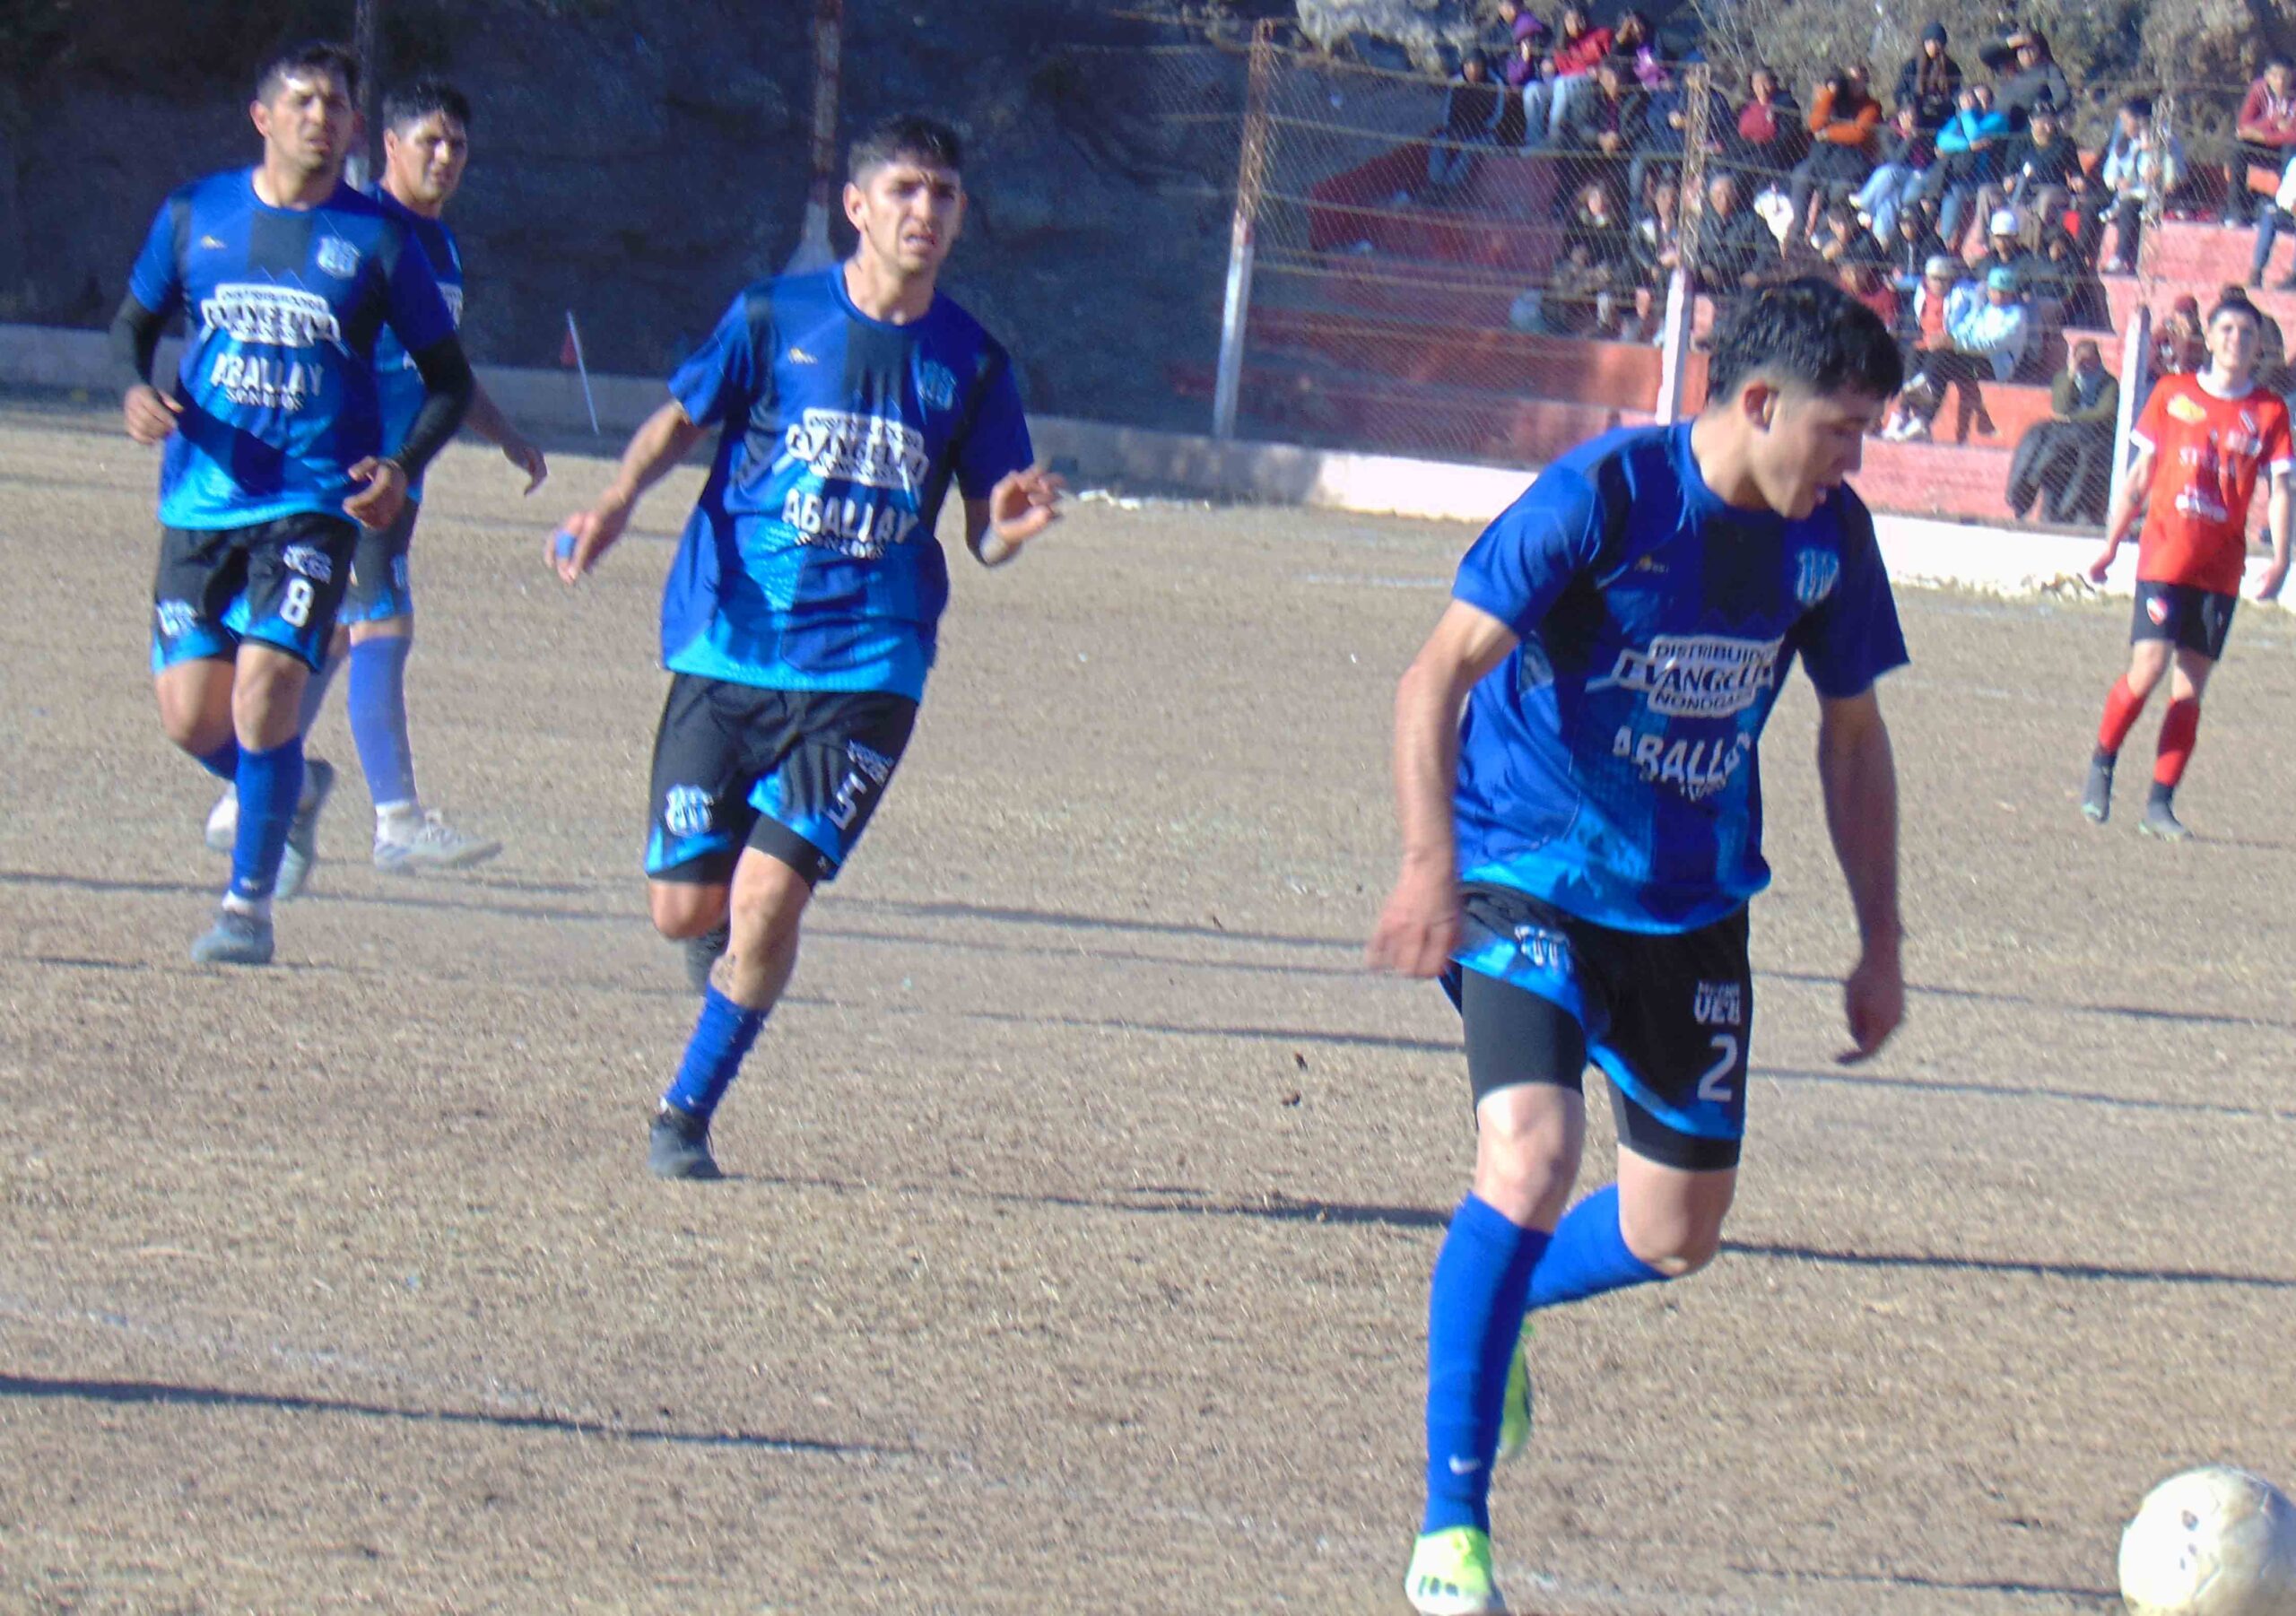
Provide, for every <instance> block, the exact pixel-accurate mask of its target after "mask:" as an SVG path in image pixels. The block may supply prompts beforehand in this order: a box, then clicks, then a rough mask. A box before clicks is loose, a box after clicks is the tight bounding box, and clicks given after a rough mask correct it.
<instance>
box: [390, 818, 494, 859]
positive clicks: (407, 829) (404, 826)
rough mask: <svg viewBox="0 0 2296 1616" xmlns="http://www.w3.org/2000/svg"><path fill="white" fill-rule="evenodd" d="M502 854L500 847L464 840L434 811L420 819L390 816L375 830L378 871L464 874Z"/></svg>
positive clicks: (492, 843)
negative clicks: (467, 870) (453, 872)
mask: <svg viewBox="0 0 2296 1616" xmlns="http://www.w3.org/2000/svg"><path fill="white" fill-rule="evenodd" d="M501 851H502V844H501V843H500V842H496V841H487V840H485V839H483V838H479V837H475V836H465V835H464V834H463V833H462V832H461V831H459V830H456V829H455V828H454V827H453V826H452V825H450V824H448V823H447V820H446V816H445V815H444V814H442V813H440V812H439V811H438V810H437V809H436V808H432V809H429V810H426V811H425V812H424V813H423V815H422V818H421V819H419V820H418V819H413V818H412V817H411V816H409V817H405V818H400V817H396V816H394V818H393V819H392V820H390V821H380V822H378V824H377V825H376V827H375V868H377V869H378V870H404V871H410V872H411V871H416V870H466V869H468V868H470V866H471V865H473V864H484V863H485V862H486V861H487V860H488V859H490V858H492V857H493V856H495V855H496V854H498V853H500V852H501Z"/></svg>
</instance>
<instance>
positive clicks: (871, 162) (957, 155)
mask: <svg viewBox="0 0 2296 1616" xmlns="http://www.w3.org/2000/svg"><path fill="white" fill-rule="evenodd" d="M904 157H906V158H908V159H909V161H912V162H918V163H922V164H923V165H924V166H925V167H926V168H929V169H948V170H949V171H950V172H951V173H952V174H953V173H961V172H962V170H963V169H964V147H963V144H962V143H961V142H960V141H959V140H958V139H957V132H956V131H955V130H954V129H952V128H950V127H949V126H948V125H946V124H944V123H940V122H938V121H936V120H935V119H933V118H929V117H923V116H921V115H919V114H918V113H914V112H904V113H902V114H900V116H899V117H889V118H887V119H885V121H884V122H883V123H881V124H879V125H878V126H876V127H875V128H874V129H872V130H870V131H869V133H867V134H866V135H863V136H862V137H861V138H860V139H859V140H857V141H855V142H854V143H853V151H852V152H851V153H850V155H848V157H847V159H846V162H845V177H846V178H848V179H849V180H851V181H853V183H854V184H856V185H858V184H860V183H861V178H862V176H864V175H865V174H867V173H869V172H870V171H871V170H872V169H882V168H883V167H884V166H885V165H886V164H887V163H889V162H899V161H900V160H901V159H902V158H904Z"/></svg>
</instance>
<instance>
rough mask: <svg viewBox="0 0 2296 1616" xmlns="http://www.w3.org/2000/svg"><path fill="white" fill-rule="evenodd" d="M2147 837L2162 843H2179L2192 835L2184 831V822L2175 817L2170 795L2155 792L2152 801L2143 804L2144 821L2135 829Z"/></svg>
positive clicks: (2175, 812) (2159, 791)
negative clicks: (2158, 839) (2159, 840)
mask: <svg viewBox="0 0 2296 1616" xmlns="http://www.w3.org/2000/svg"><path fill="white" fill-rule="evenodd" d="M2136 828H2137V829H2138V830H2142V831H2143V832H2144V834H2145V835H2147V836H2157V837H2159V838H2161V840H2162V841H2164V842H2180V841H2182V840H2184V839H2185V838H2187V837H2188V836H2190V835H2191V834H2192V832H2191V831H2189V830H2186V829H2185V822H2184V821H2182V820H2180V819H2179V818H2178V817H2177V811H2176V808H2175V807H2174V805H2173V804H2172V803H2171V800H2170V794H2169V793H2168V792H2165V791H2161V790H2157V789H2156V790H2155V791H2154V792H2153V793H2152V801H2151V802H2149V803H2147V804H2144V821H2143V822H2142V823H2140V824H2139V825H2138V826H2137V827H2136Z"/></svg>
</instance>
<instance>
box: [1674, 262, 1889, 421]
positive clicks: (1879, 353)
mask: <svg viewBox="0 0 2296 1616" xmlns="http://www.w3.org/2000/svg"><path fill="white" fill-rule="evenodd" d="M1756 377H1766V378H1769V379H1770V380H1771V381H1774V382H1778V383H1779V384H1781V385H1783V386H1786V387H1804V388H1806V389H1808V390H1809V391H1811V392H1813V393H1842V392H1850V393H1859V394H1863V395H1865V396H1867V397H1869V398H1888V397H1891V396H1892V395H1894V394H1895V393H1896V392H1897V390H1898V389H1899V388H1900V387H1902V386H1903V385H1904V383H1905V361H1904V360H1903V359H1901V358H1900V356H1899V354H1898V344H1897V339H1896V338H1895V337H1893V336H1892V335H1891V334H1890V328H1889V327H1888V326H1886V325H1884V324H1883V322H1882V317H1881V316H1879V315H1877V314H1875V313H1874V311H1873V310H1872V309H1870V308H1866V307H1865V304H1863V303H1861V302H1859V301H1858V300H1857V299H1856V298H1853V297H1851V296H1850V295H1849V294H1848V292H1846V291H1842V290H1841V288H1840V287H1839V286H1838V285H1836V284H1834V283H1833V282H1831V281H1822V280H1819V279H1817V278H1815V277H1814V276H1809V275H1805V276H1803V277H1801V278H1800V279H1798V280H1793V281H1787V282H1785V283H1783V284H1782V285H1778V286H1764V287H1761V288H1759V289H1757V290H1755V291H1749V292H1747V293H1745V294H1744V296H1742V297H1740V298H1738V299H1737V300H1736V301H1735V302H1734V303H1733V304H1732V305H1731V306H1730V308H1729V309H1728V311H1727V312H1726V314H1724V316H1723V317H1722V321H1721V324H1720V325H1719V326H1717V327H1716V328H1715V331H1714V334H1713V337H1712V339H1711V340H1710V342H1709V344H1708V349H1707V370H1706V378H1707V389H1706V398H1707V403H1708V404H1723V403H1726V401H1728V400H1730V399H1733V398H1735V397H1736V396H1737V395H1738V394H1739V392H1740V391H1741V390H1743V389H1744V387H1745V385H1746V383H1747V382H1749V381H1752V379H1754V378H1756Z"/></svg>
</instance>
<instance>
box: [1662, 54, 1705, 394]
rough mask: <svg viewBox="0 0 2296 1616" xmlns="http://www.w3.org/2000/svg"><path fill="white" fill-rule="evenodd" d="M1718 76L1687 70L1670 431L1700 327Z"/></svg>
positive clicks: (1666, 374) (1668, 358)
mask: <svg viewBox="0 0 2296 1616" xmlns="http://www.w3.org/2000/svg"><path fill="white" fill-rule="evenodd" d="M1713 72H1714V70H1713V69H1712V68H1710V67H1709V66H1708V65H1706V64H1705V63H1703V62H1693V63H1692V64H1691V65H1689V66H1687V67H1685V68H1683V177H1682V183H1681V185H1680V187H1679V188H1678V194H1677V195H1675V197H1674V218H1675V221H1676V224H1675V239H1676V248H1677V251H1676V257H1675V263H1674V273H1673V274H1670V275H1668V276H1667V277H1666V312H1665V323H1664V324H1663V325H1662V326H1660V327H1659V341H1660V343H1661V347H1660V349H1659V357H1658V399H1657V417H1658V420H1659V421H1661V422H1662V423H1663V424H1665V425H1667V426H1672V425H1673V424H1674V422H1675V421H1680V420H1681V419H1682V418H1683V403H1684V398H1685V395H1686V394H1687V392H1688V390H1689V389H1688V387H1687V386H1686V382H1687V379H1688V378H1687V375H1686V372H1687V370H1688V366H1687V365H1686V364H1685V363H1684V362H1683V361H1685V360H1687V359H1688V358H1689V356H1690V352H1691V343H1692V336H1693V334H1694V333H1695V331H1696V328H1697V325H1698V282H1697V281H1696V280H1695V279H1693V278H1692V275H1691V274H1690V271H1689V266H1690V265H1692V264H1694V263H1696V262H1697V261H1698V248H1697V243H1698V230H1699V224H1700V221H1701V220H1703V219H1704V218H1705V216H1706V143H1707V142H1708V141H1709V140H1710V139H1712V138H1713V135H1712V131H1711V125H1710V121H1709V118H1708V116H1707V113H1708V109H1709V100H1710V99H1711V91H1712V86H1713V82H1714V81H1713Z"/></svg>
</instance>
